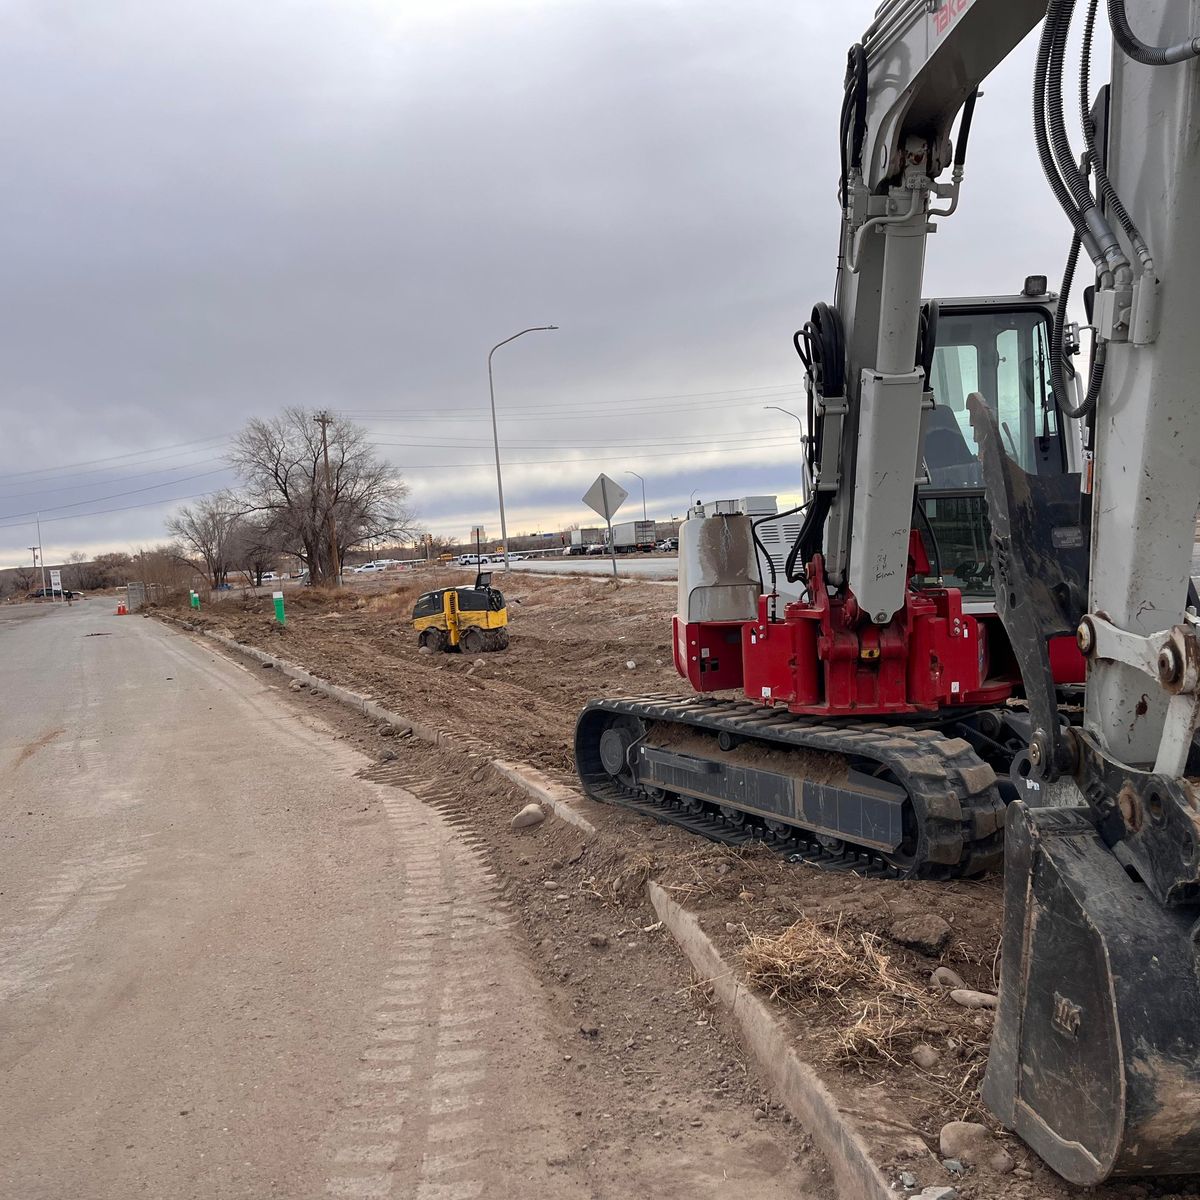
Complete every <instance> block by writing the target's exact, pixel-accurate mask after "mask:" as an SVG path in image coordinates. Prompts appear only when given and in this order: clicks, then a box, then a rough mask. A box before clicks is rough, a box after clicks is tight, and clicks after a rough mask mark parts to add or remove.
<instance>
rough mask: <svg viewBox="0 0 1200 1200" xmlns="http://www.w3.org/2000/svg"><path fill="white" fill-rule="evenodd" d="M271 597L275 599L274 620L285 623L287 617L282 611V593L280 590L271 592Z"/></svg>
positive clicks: (281, 623)
mask: <svg viewBox="0 0 1200 1200" xmlns="http://www.w3.org/2000/svg"><path fill="white" fill-rule="evenodd" d="M271 598H272V599H273V600H274V601H275V620H277V621H278V622H279V623H280V625H286V624H287V617H286V616H285V615H284V612H283V593H282V592H272V593H271Z"/></svg>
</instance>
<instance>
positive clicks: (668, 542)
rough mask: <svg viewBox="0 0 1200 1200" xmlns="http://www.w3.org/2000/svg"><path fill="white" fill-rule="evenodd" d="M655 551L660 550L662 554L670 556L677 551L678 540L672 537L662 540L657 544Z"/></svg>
mask: <svg viewBox="0 0 1200 1200" xmlns="http://www.w3.org/2000/svg"><path fill="white" fill-rule="evenodd" d="M656 549H658V550H661V551H662V552H663V553H664V554H671V553H673V552H674V551H676V550H678V549H679V539H678V538H673V537H669V538H663V540H662V541H661V542H659V543H658V546H657V547H656Z"/></svg>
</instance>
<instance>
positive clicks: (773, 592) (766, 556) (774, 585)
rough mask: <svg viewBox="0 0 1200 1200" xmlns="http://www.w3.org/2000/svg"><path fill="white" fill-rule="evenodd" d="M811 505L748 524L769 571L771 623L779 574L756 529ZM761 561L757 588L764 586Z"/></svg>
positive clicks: (807, 504)
mask: <svg viewBox="0 0 1200 1200" xmlns="http://www.w3.org/2000/svg"><path fill="white" fill-rule="evenodd" d="M811 504H812V501H811V500H806V501H805V502H804V503H803V504H798V505H797V506H796V507H795V508H789V509H788V510H787V512H781V513H773V514H770V515H768V516H765V517H759V519H758V520H757V521H751V522H750V531H751V533H752V534H753V535H754V545H755V546H756V547H757V548H758V551H759V554H760V556H761V559H766V562H767V566H768V567H770V569H771V595H772V597H773V599H772V601H771V620H772V621H773V620H775V617H776V612H777V609H776V598H777V596H776V593H777V590H778V586H779V572H778V571H777V570H776V569H775V560H774V559H773V558H772V557H771V555H770V552H769V551H768V550H767V547H766V545H765V544H764V543H763V540H762V539H761V538H760V537H759V536H758V527H759V526H760V525H766V524H767V523H768V522H769V521H782V520H783V519H784V518H785V517H794V516H795V515H796V514H797V513H802V512H804V510H805V509H806V508H808V507H809V506H810V505H811ZM761 559H760V562H759V565H758V585H759V587H763V586H765V584H764V580H763V577H762V562H761ZM789 582H792V583H794V582H796V581H795V580H789Z"/></svg>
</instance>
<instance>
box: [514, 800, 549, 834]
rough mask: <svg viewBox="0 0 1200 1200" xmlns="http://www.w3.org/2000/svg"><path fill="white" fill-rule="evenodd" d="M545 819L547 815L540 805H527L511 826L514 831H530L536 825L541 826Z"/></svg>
mask: <svg viewBox="0 0 1200 1200" xmlns="http://www.w3.org/2000/svg"><path fill="white" fill-rule="evenodd" d="M545 819H546V814H545V813H544V812H543V811H542V806H541V805H540V804H527V805H525V807H524V808H523V809H521V811H520V812H519V813H517V815H516V816H515V817H513V819H512V820H511V821H510V822H509V824H510V826H511V827H512V828H513V829H530V828H532V827H533V826H534V825H540V824H541V823H542V822H543V821H544V820H545Z"/></svg>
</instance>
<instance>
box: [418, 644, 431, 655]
mask: <svg viewBox="0 0 1200 1200" xmlns="http://www.w3.org/2000/svg"><path fill="white" fill-rule="evenodd" d="M417 653H418V654H432V653H433V650H432V648H431V647H429V646H418V647H417Z"/></svg>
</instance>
